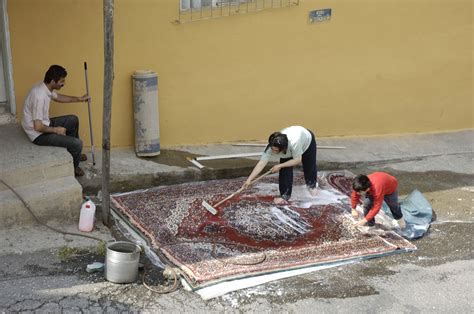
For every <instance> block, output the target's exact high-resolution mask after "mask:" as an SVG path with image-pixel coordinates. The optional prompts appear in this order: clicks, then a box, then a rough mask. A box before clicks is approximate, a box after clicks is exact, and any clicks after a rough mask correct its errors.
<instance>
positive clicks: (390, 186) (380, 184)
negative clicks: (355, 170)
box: [351, 172, 405, 229]
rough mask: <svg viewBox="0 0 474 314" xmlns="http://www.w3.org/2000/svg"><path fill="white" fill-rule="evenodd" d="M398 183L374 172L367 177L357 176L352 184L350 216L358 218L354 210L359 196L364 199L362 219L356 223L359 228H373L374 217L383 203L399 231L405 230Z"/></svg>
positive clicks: (382, 173) (381, 173) (384, 174)
mask: <svg viewBox="0 0 474 314" xmlns="http://www.w3.org/2000/svg"><path fill="white" fill-rule="evenodd" d="M397 187H398V182H397V179H395V178H394V177H392V176H391V175H389V174H388V173H385V172H374V173H372V174H369V175H367V176H366V175H363V174H361V175H358V176H357V177H355V178H354V181H353V182H352V189H353V191H352V196H351V201H352V215H353V216H354V217H355V218H358V217H359V213H358V212H357V211H356V210H355V208H356V206H357V204H358V203H359V201H360V198H361V196H365V197H366V201H365V202H364V218H363V219H362V220H361V221H359V222H358V223H357V225H359V226H363V225H365V224H367V225H368V226H373V225H374V224H375V215H377V213H378V212H379V211H380V209H381V208H382V203H383V201H385V202H386V203H387V205H388V207H389V208H390V211H391V212H392V215H393V218H395V219H396V220H397V222H398V225H399V226H400V228H401V229H404V228H405V220H404V219H403V214H402V210H401V208H400V203H399V202H398V191H397Z"/></svg>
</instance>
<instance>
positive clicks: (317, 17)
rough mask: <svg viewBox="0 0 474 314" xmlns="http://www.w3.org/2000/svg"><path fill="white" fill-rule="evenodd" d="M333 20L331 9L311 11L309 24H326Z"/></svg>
mask: <svg viewBox="0 0 474 314" xmlns="http://www.w3.org/2000/svg"><path fill="white" fill-rule="evenodd" d="M330 19H331V9H322V10H314V11H310V12H309V15H308V20H309V23H318V22H326V21H329V20H330Z"/></svg>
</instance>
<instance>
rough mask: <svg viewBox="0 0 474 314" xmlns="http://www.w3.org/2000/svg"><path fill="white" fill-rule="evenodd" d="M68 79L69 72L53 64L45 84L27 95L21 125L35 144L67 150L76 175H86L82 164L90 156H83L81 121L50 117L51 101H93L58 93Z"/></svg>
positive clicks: (70, 116) (36, 85)
mask: <svg viewBox="0 0 474 314" xmlns="http://www.w3.org/2000/svg"><path fill="white" fill-rule="evenodd" d="M66 76H67V72H66V69H64V68H63V67H62V66H59V65H52V66H50V67H49V69H48V71H47V72H46V74H45V76H44V80H43V82H40V83H37V84H35V85H34V86H33V87H32V88H31V90H30V91H29V93H28V95H27V96H26V99H25V103H24V104H23V119H22V122H21V125H22V126H23V130H25V133H26V134H27V135H28V137H29V138H30V140H31V141H32V142H33V143H34V144H36V145H42V146H59V147H64V148H66V149H67V150H68V151H69V153H71V155H72V158H73V161H74V175H75V176H83V175H84V171H82V169H81V168H80V167H79V162H80V161H85V160H87V157H86V155H84V154H81V152H82V141H81V140H80V139H79V119H78V118H77V116H75V115H66V116H60V117H54V118H50V117H49V104H50V102H51V99H53V100H55V101H57V102H61V103H72V102H81V101H87V100H88V99H89V96H88V95H87V94H86V95H84V96H81V97H76V96H66V95H61V94H58V93H56V92H55V90H59V89H61V88H62V87H63V86H64V84H65V81H66Z"/></svg>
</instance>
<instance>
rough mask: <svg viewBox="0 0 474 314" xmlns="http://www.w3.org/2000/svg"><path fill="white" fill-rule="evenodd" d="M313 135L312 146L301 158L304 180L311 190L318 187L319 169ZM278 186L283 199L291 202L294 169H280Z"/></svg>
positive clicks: (310, 145) (283, 160) (285, 159)
mask: <svg viewBox="0 0 474 314" xmlns="http://www.w3.org/2000/svg"><path fill="white" fill-rule="evenodd" d="M309 132H310V133H311V144H309V147H308V149H307V150H306V151H305V152H304V153H303V155H302V156H301V162H302V163H303V172H304V180H305V182H306V185H307V186H308V187H309V188H310V189H314V188H315V187H316V182H317V175H318V167H317V166H316V151H317V146H316V139H315V138H314V134H313V132H311V131H309ZM291 159H292V158H280V163H284V162H286V161H288V160H291ZM278 184H279V188H280V195H281V198H283V199H285V200H289V199H290V197H291V192H292V190H293V167H286V168H282V169H280V172H279V178H278Z"/></svg>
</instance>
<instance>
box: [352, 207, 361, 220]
mask: <svg viewBox="0 0 474 314" xmlns="http://www.w3.org/2000/svg"><path fill="white" fill-rule="evenodd" d="M351 214H352V217H354V218H356V219H357V218H359V212H358V211H357V210H355V209H354V208H353V209H352V211H351Z"/></svg>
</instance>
